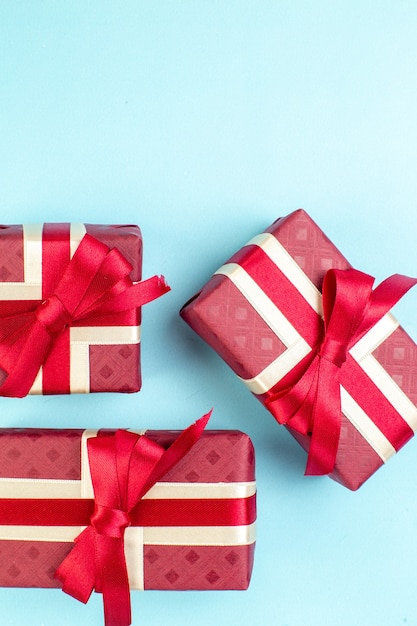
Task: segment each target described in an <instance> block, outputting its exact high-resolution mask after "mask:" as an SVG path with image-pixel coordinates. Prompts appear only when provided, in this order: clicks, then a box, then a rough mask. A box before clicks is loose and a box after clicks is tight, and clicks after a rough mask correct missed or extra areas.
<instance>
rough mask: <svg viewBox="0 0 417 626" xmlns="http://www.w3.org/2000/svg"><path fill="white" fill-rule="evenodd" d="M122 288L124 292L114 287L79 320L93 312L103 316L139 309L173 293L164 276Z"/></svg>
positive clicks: (83, 312)
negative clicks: (170, 292)
mask: <svg viewBox="0 0 417 626" xmlns="http://www.w3.org/2000/svg"><path fill="white" fill-rule="evenodd" d="M120 287H121V289H122V291H119V285H117V284H116V285H114V287H112V288H111V289H109V291H108V293H107V294H106V295H105V296H103V298H101V299H100V300H99V301H97V302H95V303H94V306H92V307H90V308H89V309H84V310H83V311H82V313H80V314H79V315H78V316H77V319H83V318H84V317H88V315H89V313H90V312H91V311H92V310H93V311H94V313H95V314H100V315H101V314H105V313H119V312H122V311H127V310H128V309H134V308H139V307H141V306H143V305H145V304H148V303H149V302H152V301H153V300H156V299H157V298H160V297H161V296H163V295H164V294H166V293H168V291H171V287H170V286H169V285H168V284H167V282H166V281H165V278H164V276H152V277H151V278H148V279H146V280H142V281H140V282H138V283H134V284H130V285H126V286H125V285H124V283H121V284H120Z"/></svg>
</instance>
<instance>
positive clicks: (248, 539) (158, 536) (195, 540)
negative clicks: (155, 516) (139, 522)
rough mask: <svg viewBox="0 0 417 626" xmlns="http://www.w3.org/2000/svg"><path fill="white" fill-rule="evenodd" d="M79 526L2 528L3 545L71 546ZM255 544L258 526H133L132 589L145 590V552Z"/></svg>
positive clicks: (129, 545)
mask: <svg viewBox="0 0 417 626" xmlns="http://www.w3.org/2000/svg"><path fill="white" fill-rule="evenodd" d="M83 529H84V527H80V526H0V541H3V540H5V541H47V542H72V541H74V539H75V537H77V536H78V535H79V534H80V533H81V532H82V530H83ZM255 541H256V523H255V522H254V523H253V524H248V525H247V526H160V527H158V526H151V527H146V528H145V527H141V526H135V527H133V526H130V527H128V528H126V532H125V556H126V565H127V571H128V577H129V584H130V587H131V589H136V590H139V591H141V590H143V589H144V571H143V558H144V557H143V552H144V546H146V545H157V546H213V547H215V546H231V547H232V546H246V545H251V544H253V543H254V542H255Z"/></svg>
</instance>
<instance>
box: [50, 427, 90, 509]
mask: <svg viewBox="0 0 417 626" xmlns="http://www.w3.org/2000/svg"><path fill="white" fill-rule="evenodd" d="M97 432H98V431H97V430H93V429H90V428H89V429H87V430H84V432H83V434H82V436H81V481H76V482H77V483H78V490H79V491H78V493H79V495H78V497H80V496H81V497H82V498H94V489H93V482H92V480H91V472H90V463H89V460H88V448H87V441H88V440H89V439H92V438H93V437H97ZM80 483H81V484H80ZM80 487H81V488H80ZM45 491H46V490H45ZM62 497H63V496H61V498H62ZM68 497H70V496H68ZM76 497H77V496H76Z"/></svg>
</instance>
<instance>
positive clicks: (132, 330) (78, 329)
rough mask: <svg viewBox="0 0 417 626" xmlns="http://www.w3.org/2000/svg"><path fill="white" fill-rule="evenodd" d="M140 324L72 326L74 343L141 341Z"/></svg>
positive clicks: (107, 343)
mask: <svg viewBox="0 0 417 626" xmlns="http://www.w3.org/2000/svg"><path fill="white" fill-rule="evenodd" d="M140 330H141V329H140V326H72V327H71V328H70V341H71V343H72V344H77V343H78V344H81V343H86V344H91V345H95V346H111V345H119V344H122V343H123V344H124V343H130V344H134V343H140Z"/></svg>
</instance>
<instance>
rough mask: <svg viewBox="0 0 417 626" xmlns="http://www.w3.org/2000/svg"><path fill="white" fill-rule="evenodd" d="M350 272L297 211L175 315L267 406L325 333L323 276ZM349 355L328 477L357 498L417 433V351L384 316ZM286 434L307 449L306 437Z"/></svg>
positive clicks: (246, 248) (256, 241)
mask: <svg viewBox="0 0 417 626" xmlns="http://www.w3.org/2000/svg"><path fill="white" fill-rule="evenodd" d="M350 267H351V266H350V264H349V262H348V261H347V260H346V259H345V257H344V256H343V255H342V254H341V253H340V252H339V250H338V249H337V248H336V247H335V246H334V245H333V243H332V242H331V241H330V240H329V239H328V238H327V237H326V235H325V234H324V233H323V232H322V231H321V229H320V228H319V227H318V226H317V225H316V224H315V223H314V221H313V220H312V219H311V218H310V217H309V216H308V215H307V214H306V213H305V212H304V211H303V210H298V211H295V212H294V213H292V214H290V215H289V216H287V217H284V218H280V219H278V220H277V221H276V222H274V223H273V224H272V225H271V226H270V227H269V228H268V229H266V231H265V233H264V234H262V235H260V236H258V237H256V238H254V240H252V241H251V242H249V244H247V245H246V246H244V247H243V248H242V249H241V250H239V251H238V252H237V253H236V254H235V255H233V256H232V257H231V258H230V259H229V260H228V261H227V262H226V264H225V265H224V266H222V268H220V269H219V270H218V272H216V274H215V275H214V276H213V277H212V278H211V279H210V280H209V282H208V283H207V284H206V285H205V286H204V287H203V289H202V290H201V291H200V292H199V293H198V294H197V295H196V296H194V297H193V298H192V299H191V300H190V301H189V302H187V303H186V304H185V305H184V307H183V308H182V310H181V313H180V314H181V316H182V317H183V319H184V320H185V321H186V322H187V323H188V324H189V325H190V326H191V327H192V328H193V329H194V330H195V331H196V332H197V333H198V334H199V335H200V336H201V337H202V338H203V339H204V340H205V341H206V342H207V343H209V344H210V345H211V347H212V348H214V349H215V350H216V351H217V352H218V354H219V355H220V356H221V357H222V358H223V359H224V360H225V361H226V363H228V365H229V366H230V367H231V368H232V369H233V371H234V372H235V373H236V374H237V375H238V376H239V377H241V378H242V379H243V380H244V381H245V382H246V385H247V386H248V388H249V389H250V390H251V391H252V392H253V393H254V394H255V396H256V397H257V398H258V399H259V400H260V401H261V402H262V403H264V404H265V403H268V401H269V399H270V398H271V396H273V394H274V387H276V386H277V384H278V383H280V382H281V381H285V380H286V379H287V378H288V379H290V378H291V375H292V372H293V371H295V369H296V367H297V365H298V364H299V363H300V361H301V360H302V359H303V358H304V357H305V356H306V355H307V354H308V353H309V352H310V350H311V346H313V345H314V344H315V341H316V338H317V337H318V335H319V334H320V333H321V332H322V330H321V327H322V310H321V306H322V305H321V301H320V300H321V295H320V292H321V289H322V283H323V278H324V276H325V274H326V272H327V271H328V270H329V269H330V268H333V269H340V270H346V269H348V268H350ZM236 268H237V269H236ZM242 268H243V270H244V271H243V273H242ZM242 274H243V276H242ZM248 277H249V278H248ZM253 283H255V284H253ZM265 295H266V296H267V298H266V299H265ZM264 300H265V301H264ZM270 301H272V303H273V304H272V309H271V305H270ZM268 307H269V309H268ZM271 311H272V312H271ZM351 353H352V355H353V356H354V359H355V365H358V366H359V368H360V375H361V378H360V385H358V387H361V389H362V390H361V391H360V393H358V396H359V397H357V396H355V394H354V393H353V394H352V395H353V396H354V397H353V398H352V395H348V394H346V393H345V390H344V389H342V388H341V394H342V396H343V397H342V423H341V432H340V440H339V445H338V450H337V456H336V463H335V466H334V470H333V471H332V473H331V474H330V476H331V478H333V479H334V480H336V481H338V482H340V483H341V484H343V485H344V486H346V487H348V488H349V489H352V490H355V489H357V488H359V487H360V486H361V485H362V484H363V482H364V481H365V480H367V479H368V478H369V477H370V476H371V475H372V474H373V473H374V472H375V471H376V470H377V469H378V468H379V467H381V466H382V465H383V463H384V462H385V461H386V460H388V458H390V456H391V455H392V454H394V453H395V452H397V451H398V450H399V449H400V448H401V447H402V446H403V445H404V444H405V443H406V442H407V441H408V440H409V439H410V438H411V437H412V436H413V434H414V431H415V430H416V428H417V411H416V406H415V405H416V403H417V387H416V385H415V383H414V381H415V380H416V375H417V346H416V345H415V343H414V342H413V341H412V339H411V338H410V337H409V336H408V335H407V333H406V332H405V331H404V330H403V328H402V327H401V326H399V324H398V322H397V321H396V320H395V318H394V317H393V316H392V315H391V314H387V315H386V316H385V317H384V318H383V320H381V322H380V323H378V324H376V325H375V328H374V329H371V331H370V332H369V333H368V335H367V336H366V337H365V339H364V340H363V341H362V342H361V341H358V344H357V345H356V346H354V347H353V349H352V350H351ZM342 385H343V381H342ZM271 412H273V414H274V411H273V410H272V409H271ZM274 416H275V417H276V418H277V419H278V418H279V416H278V415H277V414H275V415H274ZM287 428H288V430H289V431H290V432H291V434H292V435H293V436H294V437H295V438H296V439H297V440H298V442H299V443H300V444H301V445H302V446H303V447H304V448H305V449H306V450H308V449H309V447H310V441H311V438H310V436H309V435H302V434H300V433H299V432H296V431H295V430H294V429H292V428H291V427H290V425H287Z"/></svg>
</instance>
